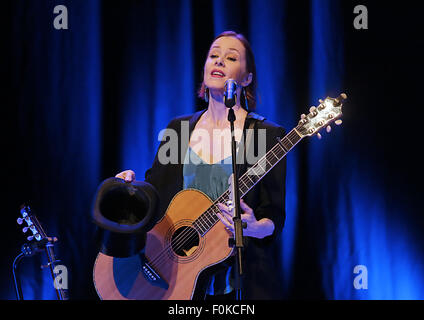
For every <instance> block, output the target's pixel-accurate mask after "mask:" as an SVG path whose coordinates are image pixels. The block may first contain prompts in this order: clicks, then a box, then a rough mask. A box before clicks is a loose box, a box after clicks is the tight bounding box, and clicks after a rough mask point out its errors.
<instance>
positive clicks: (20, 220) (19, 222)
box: [16, 218, 24, 224]
mask: <svg viewBox="0 0 424 320" xmlns="http://www.w3.org/2000/svg"><path fill="white" fill-rule="evenodd" d="M16 222H18V224H22V222H24V219H22V218H18V219H17V220H16Z"/></svg>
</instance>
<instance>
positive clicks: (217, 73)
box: [211, 69, 225, 78]
mask: <svg viewBox="0 0 424 320" xmlns="http://www.w3.org/2000/svg"><path fill="white" fill-rule="evenodd" d="M211 76H212V77H214V78H224V77H225V73H224V72H222V71H220V70H217V69H214V70H212V72H211Z"/></svg>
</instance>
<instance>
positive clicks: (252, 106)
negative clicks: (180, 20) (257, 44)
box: [198, 31, 257, 111]
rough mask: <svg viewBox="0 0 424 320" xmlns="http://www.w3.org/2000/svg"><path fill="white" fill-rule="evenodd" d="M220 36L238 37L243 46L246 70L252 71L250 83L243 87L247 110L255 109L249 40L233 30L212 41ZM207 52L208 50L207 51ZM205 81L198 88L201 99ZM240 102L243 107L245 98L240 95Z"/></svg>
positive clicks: (254, 71)
mask: <svg viewBox="0 0 424 320" xmlns="http://www.w3.org/2000/svg"><path fill="white" fill-rule="evenodd" d="M222 37H234V38H236V39H238V40H239V41H240V42H241V43H242V44H243V46H244V49H245V52H246V71H247V72H248V73H252V81H251V82H250V84H249V85H248V86H247V87H245V90H246V97H247V102H248V104H247V105H248V110H247V111H254V110H255V109H256V86H257V84H256V65H255V58H254V56H253V51H252V48H251V46H250V43H249V41H247V39H246V38H245V36H244V35H242V34H240V33H237V32H234V31H224V32H222V33H221V34H219V35H218V36H216V38H215V39H214V40H213V41H212V42H215V40H216V39H219V38H222ZM208 53H209V52H208ZM205 90H206V87H205V83H204V81H202V84H201V86H200V89H199V91H198V97H199V98H201V99H204V97H205ZM240 104H241V106H242V107H243V108H245V105H246V104H245V99H244V96H243V95H241V97H240Z"/></svg>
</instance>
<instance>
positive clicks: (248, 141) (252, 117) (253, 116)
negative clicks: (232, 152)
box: [237, 112, 265, 178]
mask: <svg viewBox="0 0 424 320" xmlns="http://www.w3.org/2000/svg"><path fill="white" fill-rule="evenodd" d="M248 119H249V121H250V123H249V126H248V129H247V130H246V131H247V132H246V135H245V139H244V146H243V153H241V152H240V153H238V154H240V155H243V162H238V163H242V164H246V165H247V158H246V155H247V154H249V153H248V152H249V150H250V148H252V136H253V132H254V130H253V129H254V127H255V124H256V122H257V121H264V120H265V118H264V117H263V116H261V115H258V114H257V113H254V112H250V113H249V114H248ZM239 151H240V149H239ZM237 157H239V156H238V155H237ZM238 160H239V159H238ZM242 167H243V166H238V170H237V176H238V177H239V178H240V170H241V168H242Z"/></svg>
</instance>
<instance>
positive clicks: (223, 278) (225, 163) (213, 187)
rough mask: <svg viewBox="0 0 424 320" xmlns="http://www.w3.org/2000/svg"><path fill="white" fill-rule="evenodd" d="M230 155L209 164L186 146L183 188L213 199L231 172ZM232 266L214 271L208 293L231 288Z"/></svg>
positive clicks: (220, 192) (223, 188)
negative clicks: (197, 191)
mask: <svg viewBox="0 0 424 320" xmlns="http://www.w3.org/2000/svg"><path fill="white" fill-rule="evenodd" d="M231 159H232V157H231V156H229V157H227V158H225V159H223V160H221V161H219V162H216V163H213V164H209V163H206V162H205V161H203V159H202V158H200V157H199V156H198V155H197V153H196V152H194V150H193V149H192V148H191V147H188V149H187V153H186V155H185V158H184V166H183V189H197V190H200V191H202V192H203V193H205V194H206V195H207V196H208V197H209V198H210V199H211V200H212V201H215V200H216V199H217V198H218V197H219V196H221V195H222V194H223V193H224V192H225V191H227V189H228V187H229V184H228V178H229V177H230V175H231V174H232V172H233V170H232V162H231ZM232 282H233V277H232V267H228V268H227V269H226V270H221V271H218V272H217V273H215V274H214V275H213V276H212V277H211V279H210V282H209V285H208V289H207V291H206V293H207V294H209V295H218V294H227V293H229V292H231V291H232V290H233V286H232Z"/></svg>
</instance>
